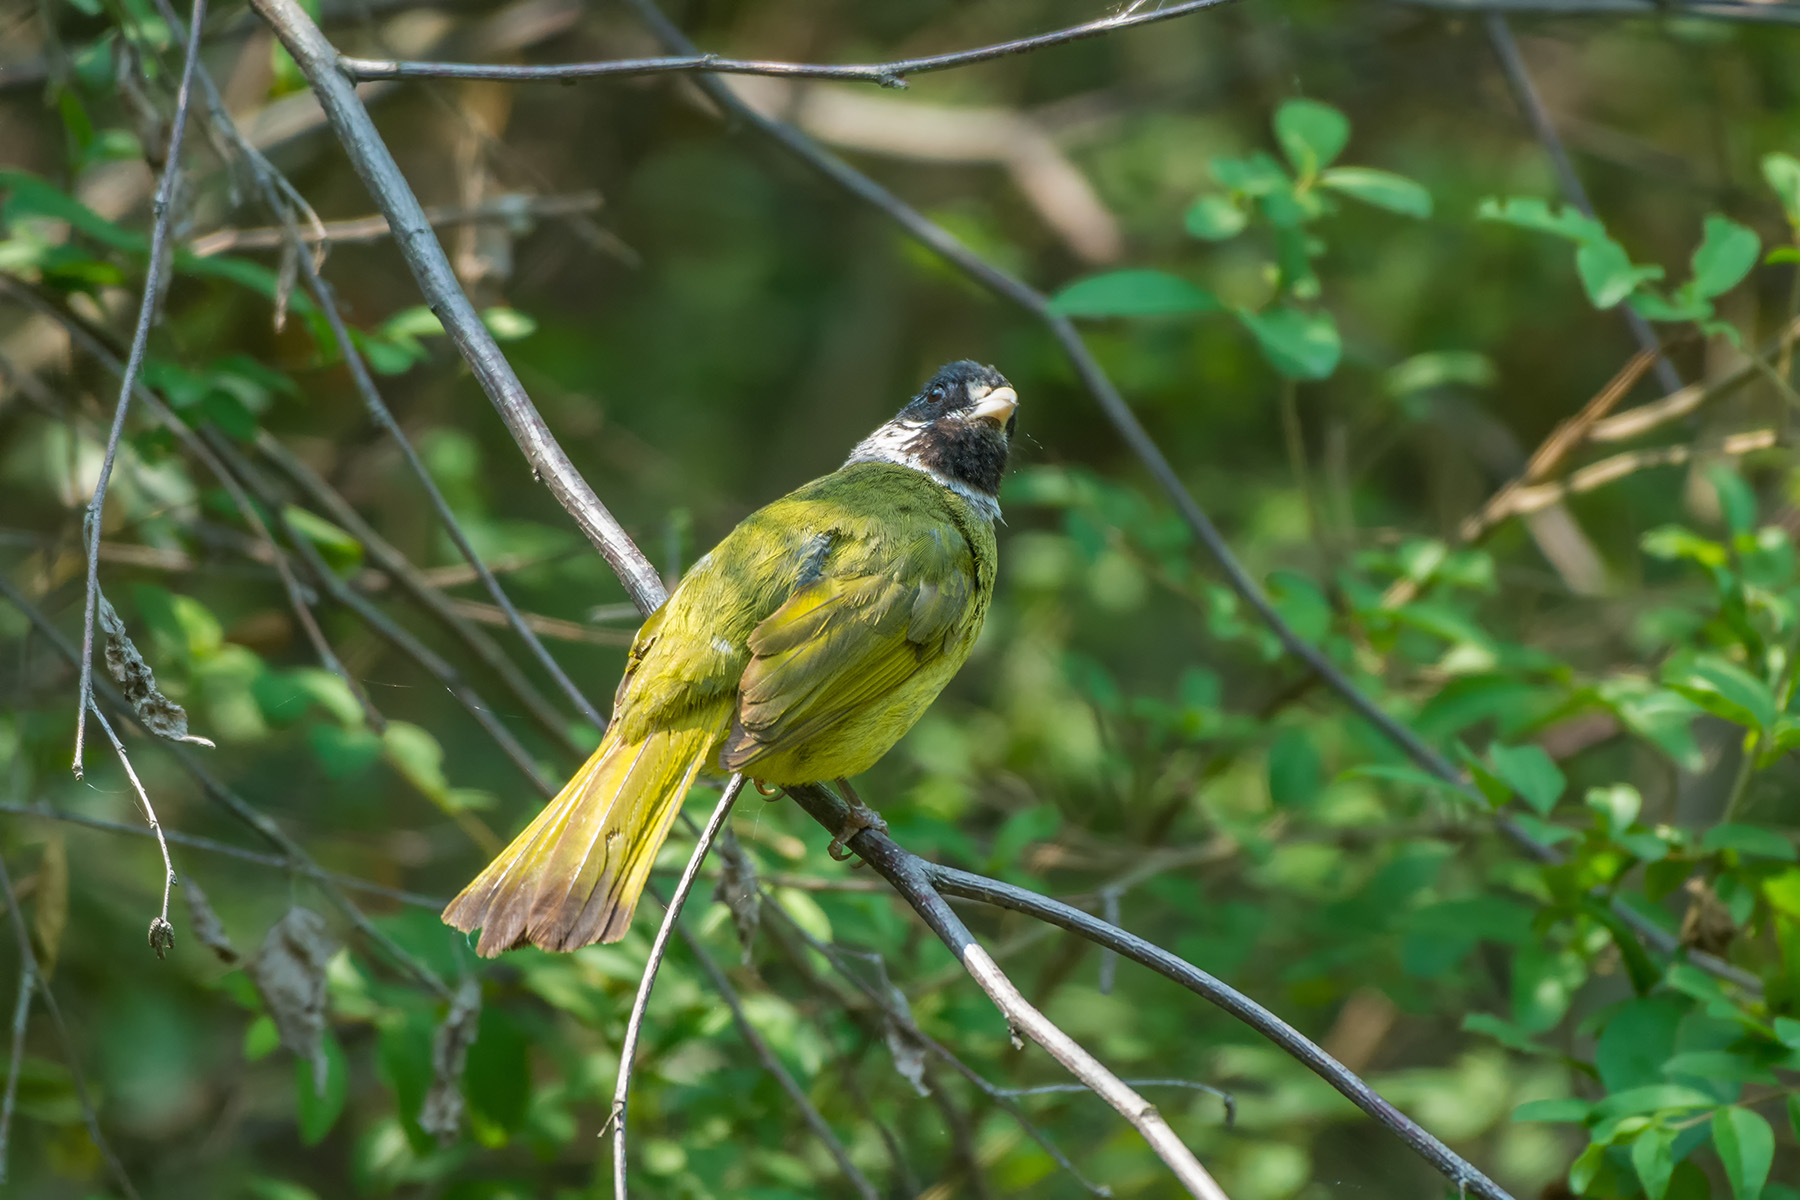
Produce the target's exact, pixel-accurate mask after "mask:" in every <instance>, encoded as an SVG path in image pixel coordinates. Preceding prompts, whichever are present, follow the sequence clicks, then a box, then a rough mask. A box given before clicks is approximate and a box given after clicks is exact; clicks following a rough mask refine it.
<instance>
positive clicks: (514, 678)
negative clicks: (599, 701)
mask: <svg viewBox="0 0 1800 1200" xmlns="http://www.w3.org/2000/svg"><path fill="white" fill-rule="evenodd" d="M256 448H257V449H258V450H259V451H261V452H262V454H263V456H264V457H266V458H267V459H268V460H269V461H270V462H273V463H274V464H275V465H276V466H277V467H279V468H280V469H281V471H282V473H283V474H285V475H286V476H287V477H288V478H289V479H290V480H292V481H293V482H294V484H295V485H296V486H297V487H299V488H300V490H301V491H303V492H305V493H306V494H307V496H308V497H310V498H311V499H312V501H313V502H314V503H315V504H317V505H319V507H321V508H323V509H324V510H325V514H326V515H327V516H328V517H330V518H331V519H332V520H333V521H336V522H337V523H338V524H339V525H342V526H343V527H344V528H345V529H346V530H348V531H349V533H350V535H351V536H352V537H354V538H355V539H356V540H357V541H358V542H361V543H362V547H363V549H364V550H365V551H366V552H367V553H368V555H369V557H370V558H371V559H372V560H374V562H375V563H376V564H378V565H379V566H380V568H381V569H382V571H385V572H386V573H387V576H388V577H389V578H391V579H393V580H394V581H396V582H397V583H399V585H400V587H401V589H402V590H403V591H405V592H406V593H407V594H408V595H410V596H411V597H412V598H413V599H414V600H415V601H416V602H417V603H418V604H419V605H420V607H422V608H424V609H425V611H426V612H428V613H430V614H431V615H432V616H434V617H436V618H437V619H438V621H439V622H441V623H442V624H443V626H444V627H445V628H446V629H448V630H449V631H450V632H451V633H452V634H453V635H455V636H456V638H457V639H458V640H459V641H461V642H462V644H463V645H465V646H467V647H468V648H469V649H470V651H472V652H473V653H474V655H475V657H476V658H478V659H480V660H481V661H482V662H483V663H485V664H487V667H488V669H489V670H491V671H493V672H494V674H495V675H497V676H499V678H500V682H501V683H503V684H505V685H506V687H507V689H508V690H509V691H511V692H512V694H513V695H514V696H515V697H516V698H517V699H518V701H519V703H521V704H523V705H524V706H525V709H526V711H527V712H529V713H530V714H531V715H532V717H533V719H535V720H536V721H537V723H538V726H539V728H541V729H543V731H544V732H545V733H547V734H549V735H550V736H551V737H552V738H554V739H555V740H556V742H557V744H558V745H560V746H561V747H562V748H563V749H564V750H565V751H566V752H568V753H569V754H571V755H573V756H575V757H577V758H579V757H581V756H582V755H583V753H584V751H582V749H581V747H580V746H578V745H576V744H575V741H574V739H573V738H571V737H570V736H569V730H568V726H567V725H566V724H565V723H564V722H563V719H562V717H561V715H560V714H559V713H558V712H557V711H556V710H555V709H554V708H552V707H551V706H550V702H549V701H548V700H546V699H545V698H544V696H543V693H541V692H539V691H538V689H537V688H536V687H534V686H532V683H531V681H530V680H529V679H527V678H525V675H524V672H522V671H520V670H519V668H518V666H517V665H516V664H514V662H513V660H512V659H511V658H509V657H507V655H506V654H505V652H504V651H502V650H501V649H500V647H499V646H498V645H496V644H495V643H494V640H493V639H492V638H490V637H488V636H487V635H486V634H485V633H483V632H481V631H480V630H478V629H476V628H474V627H473V626H471V625H470V624H469V623H468V621H466V620H464V619H462V618H463V617H464V616H466V615H468V610H467V607H466V606H467V605H468V604H469V603H470V602H468V601H456V600H452V599H450V598H449V597H447V596H445V595H444V593H443V592H442V591H441V590H440V589H441V588H442V587H443V586H444V585H443V583H442V582H441V581H434V580H432V579H431V578H430V576H429V572H426V571H421V570H420V569H419V568H417V567H415V566H413V564H412V563H411V562H409V561H408V560H407V558H406V556H405V555H404V554H402V553H400V551H399V550H398V549H397V548H396V547H395V546H394V545H393V543H391V542H389V541H388V540H387V539H386V538H384V537H382V536H381V534H379V533H378V532H376V530H375V527H374V526H372V525H370V524H369V523H368V522H367V521H365V520H364V519H363V517H362V514H361V513H359V512H357V511H356V508H355V506H354V505H352V504H351V503H350V502H349V501H348V500H346V499H344V497H343V496H342V495H341V494H340V493H339V492H338V490H337V489H336V488H334V487H332V486H331V484H329V483H328V482H326V480H325V477H324V476H322V475H320V474H319V473H318V472H317V471H315V470H313V469H312V467H310V466H308V465H307V464H306V463H305V462H303V461H302V460H301V459H300V456H299V455H297V454H295V453H293V452H292V451H291V450H289V449H288V448H287V447H286V446H284V445H282V444H281V442H280V440H279V439H277V438H276V437H275V435H274V434H272V433H270V432H269V431H268V430H266V429H259V430H258V431H257V435H256ZM496 565H497V564H496ZM458 570H459V571H467V572H470V574H469V578H470V579H471V580H473V579H475V578H478V575H477V574H476V573H475V572H474V568H473V567H470V566H469V565H468V564H466V563H465V564H462V565H461V566H460V567H459V568H458ZM488 611H489V612H491V614H492V615H493V616H494V617H497V618H498V622H497V623H499V624H506V623H507V618H506V614H505V612H504V611H502V610H501V609H499V608H498V607H495V608H492V609H491V610H488ZM477 619H481V618H477ZM526 619H527V622H529V621H530V616H529V614H528V615H527V618H526Z"/></svg>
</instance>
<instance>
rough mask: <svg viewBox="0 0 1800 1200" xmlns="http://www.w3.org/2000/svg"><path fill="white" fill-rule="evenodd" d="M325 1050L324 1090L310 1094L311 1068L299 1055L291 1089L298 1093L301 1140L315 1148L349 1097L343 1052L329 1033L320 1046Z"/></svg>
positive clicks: (295, 1062)
mask: <svg viewBox="0 0 1800 1200" xmlns="http://www.w3.org/2000/svg"><path fill="white" fill-rule="evenodd" d="M322 1045H323V1046H324V1050H325V1091H324V1092H323V1093H315V1092H314V1091H313V1068H312V1064H311V1063H310V1062H307V1061H306V1060H305V1059H304V1058H300V1057H298V1056H296V1057H295V1059H294V1089H295V1092H296V1093H297V1096H296V1101H297V1107H298V1110H299V1112H298V1116H299V1122H298V1123H299V1126H300V1141H301V1143H302V1144H303V1145H307V1146H316V1145H318V1144H319V1143H320V1142H322V1141H324V1140H325V1135H326V1134H328V1133H330V1132H331V1127H332V1126H333V1125H335V1124H337V1119H338V1116H339V1115H340V1114H341V1113H342V1112H343V1111H344V1100H345V1098H346V1097H347V1096H348V1095H349V1094H350V1079H349V1072H348V1070H347V1069H346V1067H345V1065H344V1050H343V1047H341V1046H339V1045H338V1040H337V1038H335V1037H333V1036H332V1035H331V1033H330V1031H327V1032H326V1034H325V1038H324V1041H323V1043H322Z"/></svg>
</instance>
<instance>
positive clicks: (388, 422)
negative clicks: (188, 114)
mask: <svg viewBox="0 0 1800 1200" xmlns="http://www.w3.org/2000/svg"><path fill="white" fill-rule="evenodd" d="M157 7H158V10H159V11H160V12H161V13H162V15H163V18H164V19H165V20H167V21H168V22H169V23H170V24H171V26H172V27H174V28H177V29H179V28H180V19H179V17H177V16H176V14H175V12H174V10H173V8H172V7H170V5H169V0H157ZM295 11H300V10H298V8H296V9H295ZM301 15H302V18H303V19H305V14H304V13H302V14H301ZM306 23H307V25H308V26H310V27H311V29H312V32H313V34H314V36H315V37H316V38H317V39H318V40H319V41H320V42H323V41H324V35H323V34H322V33H320V32H319V30H318V27H317V26H316V25H312V24H311V22H310V20H307V21H306ZM199 77H200V84H201V87H202V89H203V90H204V91H205V93H206V97H207V105H208V111H209V112H210V113H211V115H212V119H213V123H214V125H215V126H217V127H218V128H219V130H220V132H221V133H223V134H224V135H225V137H226V138H227V140H229V141H230V142H231V143H232V144H233V145H235V146H236V147H237V148H238V151H239V153H240V155H241V156H242V157H243V160H244V162H245V164H246V165H247V166H248V167H249V169H250V172H251V174H252V176H253V177H254V178H255V179H256V181H257V185H258V187H259V188H261V189H262V191H263V198H264V201H265V202H266V203H267V205H268V206H269V208H270V210H271V211H273V212H274V213H276V215H277V216H285V215H286V210H285V206H284V202H283V197H284V196H292V197H294V199H295V201H296V202H297V203H300V204H304V201H300V200H298V193H296V192H294V191H293V185H292V184H290V183H288V181H287V179H286V177H285V176H283V175H281V173H280V172H278V171H276V170H275V169H274V168H273V167H272V166H270V165H269V162H268V160H267V159H265V158H264V157H263V156H262V155H261V154H260V153H259V152H257V150H256V148H255V147H253V146H251V145H250V143H249V142H248V141H246V140H245V139H244V136H243V134H242V133H241V132H239V130H238V128H237V126H236V124H235V123H233V122H232V121H231V117H230V114H229V113H228V112H227V111H226V109H225V105H224V102H223V100H222V99H221V98H220V97H219V94H218V89H217V88H216V87H215V86H214V85H213V82H212V78H211V76H209V75H208V74H207V73H206V72H205V71H204V70H202V71H201V72H200V73H199ZM335 78H336V79H337V80H338V81H339V82H340V83H342V82H343V80H342V77H341V76H335ZM313 82H314V84H315V87H316V86H317V81H316V80H314V81H313ZM344 86H345V88H346V90H348V93H349V98H350V103H351V104H352V105H353V106H354V107H355V108H356V111H357V112H359V113H362V116H363V119H364V120H365V121H367V120H368V114H367V112H365V111H364V110H363V109H362V105H361V101H359V100H357V99H356V93H355V90H354V89H350V88H349V85H348V84H345V85H344ZM321 96H322V93H321ZM327 108H328V109H329V106H327ZM370 133H371V135H373V125H371V126H370ZM376 142H377V144H378V145H379V144H381V143H380V139H379V138H376ZM382 152H383V153H384V154H385V153H386V146H385V145H382ZM388 166H389V167H390V168H392V169H393V170H394V174H395V175H396V177H397V176H398V174H399V171H398V168H395V167H393V159H392V157H391V156H389V158H388ZM358 170H359V171H361V170H362V167H361V165H360V164H359V166H358ZM365 177H366V176H365ZM402 186H403V187H404V184H402ZM406 196H407V199H408V200H410V201H411V203H412V208H413V210H414V211H413V212H412V213H410V214H408V215H409V217H412V218H415V219H413V220H411V221H410V222H409V223H405V224H402V223H397V222H395V221H394V219H393V214H392V213H387V214H386V215H387V217H388V224H389V226H390V227H391V228H392V229H393V230H394V232H395V238H396V240H397V241H398V242H400V243H401V244H402V245H405V244H407V243H409V242H412V241H416V239H417V237H418V235H419V234H421V233H422V234H423V235H424V238H425V240H426V241H428V242H429V243H430V244H431V245H432V246H433V247H437V238H436V235H434V234H433V233H432V232H431V226H430V222H429V221H427V220H426V218H425V215H424V212H423V210H422V209H420V208H419V204H418V200H417V199H416V198H414V197H413V196H412V193H411V192H410V191H407V193H406ZM306 211H307V212H310V211H311V210H310V209H306ZM313 220H314V222H315V227H316V228H323V224H322V223H321V222H318V219H317V217H316V216H314V218H313ZM287 224H288V225H289V226H291V225H292V224H293V222H292V221H288V222H287ZM291 234H292V237H293V239H294V241H293V245H294V248H295V249H294V259H295V262H296V265H297V266H298V268H299V271H300V277H301V279H302V280H303V281H304V282H305V283H306V286H307V290H308V291H310V292H311V293H312V294H313V297H314V298H315V299H316V300H317V302H318V304H319V307H320V309H321V310H322V311H323V313H324V315H325V320H326V323H327V324H328V325H329V326H330V328H331V334H332V338H333V339H334V340H335V341H336V342H337V344H338V349H339V351H340V352H341V353H342V354H343V356H344V364H345V366H346V367H347V368H348V369H349V371H350V377H351V380H352V381H353V382H354V383H355V384H356V390H357V394H358V395H360V396H361V397H362V400H363V406H364V407H365V408H367V409H368V411H369V415H370V416H371V417H372V418H373V419H374V421H375V423H376V424H377V425H379V426H380V427H381V428H382V429H383V430H384V431H385V432H386V433H387V434H388V436H390V437H392V438H393V439H394V442H395V444H397V445H398V446H399V447H400V452H401V454H402V456H403V457H405V459H406V463H407V466H408V467H409V468H410V469H411V470H412V472H413V474H414V476H415V477H416V478H417V479H418V480H419V484H420V486H421V487H423V488H424V489H425V495H426V499H427V500H429V501H430V503H431V507H432V511H433V512H434V513H436V514H437V517H438V519H439V520H440V521H442V522H443V524H444V531H445V532H446V533H447V534H449V536H450V540H451V542H452V543H453V544H454V545H455V546H456V548H457V551H458V552H459V553H460V554H462V556H463V557H464V559H466V560H467V561H468V563H469V565H470V566H471V567H473V568H474V569H475V572H476V574H477V575H479V576H480V577H481V583H482V586H483V587H484V588H486V589H487V592H488V595H489V596H491V597H492V598H493V600H494V603H495V604H498V605H499V606H500V607H501V609H503V610H504V611H505V612H506V615H507V618H508V621H509V622H510V623H511V625H512V627H513V629H514V631H515V632H516V633H517V634H518V635H519V638H520V639H521V640H522V641H523V642H524V643H525V646H526V648H527V649H528V650H530V651H531V653H532V656H533V657H534V658H536V659H537V660H538V664H539V665H540V666H542V667H543V668H544V671H545V673H546V674H548V675H549V676H550V678H551V680H552V681H553V682H554V683H555V684H556V685H557V687H559V688H560V689H561V690H562V691H563V693H564V695H566V696H568V698H569V700H570V702H571V703H573V704H574V706H575V708H576V711H578V712H580V713H581V714H582V716H583V717H585V718H586V719H587V720H588V721H589V722H590V723H591V724H593V725H594V726H595V727H596V728H599V729H604V728H605V727H606V718H605V717H603V716H602V715H601V714H600V710H599V709H597V708H595V707H594V705H593V703H592V701H590V700H589V699H588V698H587V696H586V695H584V694H583V693H582V691H581V689H580V688H578V687H576V686H575V682H574V680H572V679H570V678H569V675H568V673H567V672H566V671H564V670H563V669H562V666H561V665H560V664H559V663H557V661H556V659H555V658H554V657H552V656H551V654H550V651H549V650H548V649H547V648H546V647H545V646H544V644H543V642H542V641H541V640H539V638H538V637H537V635H536V634H535V633H534V632H532V630H531V628H530V627H529V626H527V625H526V624H525V622H524V620H523V619H522V618H521V617H520V616H519V612H518V609H517V608H515V607H514V605H513V602H512V600H511V599H510V598H509V597H508V596H507V594H506V591H505V589H503V588H502V587H501V586H500V581H499V580H498V579H496V578H494V574H493V572H492V571H489V570H488V568H487V566H486V565H485V564H484V563H483V562H482V560H481V557H480V555H478V554H477V553H476V552H475V548H474V546H473V544H472V543H470V541H469V539H468V535H467V534H465V533H464V532H463V528H462V525H461V524H460V523H459V522H458V521H457V520H456V516H455V514H454V513H452V512H451V511H450V504H449V502H448V501H447V500H445V499H444V494H443V492H442V491H441V490H439V488H438V486H437V482H436V480H434V479H433V478H432V476H431V473H430V472H429V471H427V470H426V469H425V464H424V462H423V461H422V460H421V459H420V458H419V455H418V451H417V450H415V449H414V448H413V445H412V442H411V441H410V440H409V439H408V438H407V437H406V434H405V431H404V430H402V429H401V428H400V423H399V421H397V420H396V419H395V418H394V414H393V412H392V410H390V409H389V408H388V406H387V404H386V402H385V401H383V400H382V398H381V392H380V390H379V389H378V388H377V387H376V386H375V378H374V376H373V375H371V374H370V373H369V368H368V364H367V363H365V362H364V361H363V357H362V353H361V351H359V350H358V349H357V348H356V345H355V343H354V341H353V340H352V339H351V337H350V330H349V327H348V326H346V325H345V324H344V318H343V313H342V312H341V311H339V309H338V306H337V300H336V297H335V295H334V293H333V292H332V289H331V285H330V284H328V283H327V282H326V281H325V278H324V276H322V275H321V274H320V273H319V265H318V263H317V262H316V261H315V260H314V258H313V256H312V255H311V254H308V253H306V251H305V248H304V245H303V235H302V234H301V233H300V231H299V230H298V229H297V228H295V229H292V230H291ZM438 249H439V255H440V257H441V255H442V249H441V247H439V248H438ZM407 258H408V261H409V262H410V261H412V255H410V254H408V256H407ZM444 269H445V271H446V272H447V273H449V288H448V290H449V292H450V293H453V294H454V296H455V299H456V301H458V302H460V305H461V309H460V310H459V311H457V312H456V313H455V315H454V316H452V315H451V314H450V313H449V312H446V311H445V308H444V307H443V305H442V302H434V303H433V304H432V310H433V311H434V312H436V313H437V314H438V315H439V317H440V319H442V320H443V321H444V323H445V326H446V328H447V329H449V330H450V332H451V337H452V338H453V339H455V340H457V342H458V344H459V346H460V345H461V344H462V339H463V338H464V337H466V336H467V334H466V325H467V323H471V322H472V323H473V324H474V326H475V328H477V329H479V330H480V336H481V339H482V340H483V341H485V343H486V345H487V346H488V347H490V348H491V353H492V357H493V358H494V359H497V360H498V362H499V364H500V367H501V368H502V369H503V370H504V372H505V374H506V375H507V376H508V377H509V378H511V379H512V385H513V387H514V388H516V389H517V390H518V392H519V394H520V395H521V396H523V395H524V389H523V388H522V387H520V386H519V383H518V379H517V378H516V377H514V376H513V375H512V368H511V367H510V366H509V365H508V364H507V363H506V360H505V358H504V356H502V355H501V354H500V351H499V347H498V346H495V345H494V341H493V337H492V336H491V335H490V334H488V332H487V328H486V326H484V325H482V324H481V320H480V317H479V315H478V314H476V312H475V309H474V306H473V305H471V304H470V303H469V301H468V298H467V297H466V296H464V295H463V294H462V291H461V288H460V287H459V286H458V285H457V283H456V279H455V275H454V273H453V272H450V268H449V264H448V262H447V261H446V262H445V264H444ZM421 290H423V291H426V294H427V298H428V299H431V298H432V296H431V293H430V291H429V290H428V289H425V288H424V287H423V280H421ZM278 312H279V308H278ZM459 329H462V330H464V332H463V333H461V334H459V333H458V330H459ZM476 375H477V377H481V371H480V370H479V369H477V371H476ZM526 405H527V407H529V406H530V402H529V400H527V401H526ZM540 424H541V421H540ZM544 436H545V437H549V436H550V434H549V430H548V428H545V429H544ZM551 440H552V444H554V439H551ZM557 452H558V453H559V454H560V453H561V447H560V446H559V447H557ZM569 470H570V472H571V473H573V471H574V468H573V467H572V466H571V467H570V468H569ZM577 478H579V476H577ZM583 486H584V487H585V486H586V485H585V483H584V484H583ZM589 494H590V495H592V492H591V491H590V492H589ZM595 503H596V504H598V503H599V501H598V500H597V499H596V500H595ZM602 511H604V510H602ZM608 519H609V520H610V514H608ZM620 533H621V536H622V534H623V531H620Z"/></svg>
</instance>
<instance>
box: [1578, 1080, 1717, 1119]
mask: <svg viewBox="0 0 1800 1200" xmlns="http://www.w3.org/2000/svg"><path fill="white" fill-rule="evenodd" d="M1718 1102H1719V1101H1718V1098H1717V1097H1716V1096H1711V1095H1708V1094H1707V1093H1706V1092H1703V1091H1700V1090H1699V1089H1698V1088H1691V1087H1687V1086H1685V1085H1684V1084H1679V1083H1652V1084H1647V1085H1646V1086H1644V1087H1634V1088H1626V1089H1625V1090H1624V1091H1622V1092H1614V1093H1613V1094H1612V1095H1610V1096H1608V1097H1607V1098H1606V1099H1604V1100H1602V1101H1600V1102H1599V1103H1598V1104H1596V1105H1595V1106H1594V1113H1595V1115H1597V1116H1601V1117H1629V1116H1636V1115H1639V1114H1642V1113H1661V1112H1692V1111H1693V1110H1694V1109H1696V1108H1711V1107H1712V1106H1713V1105H1715V1104H1717V1103H1718Z"/></svg>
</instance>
